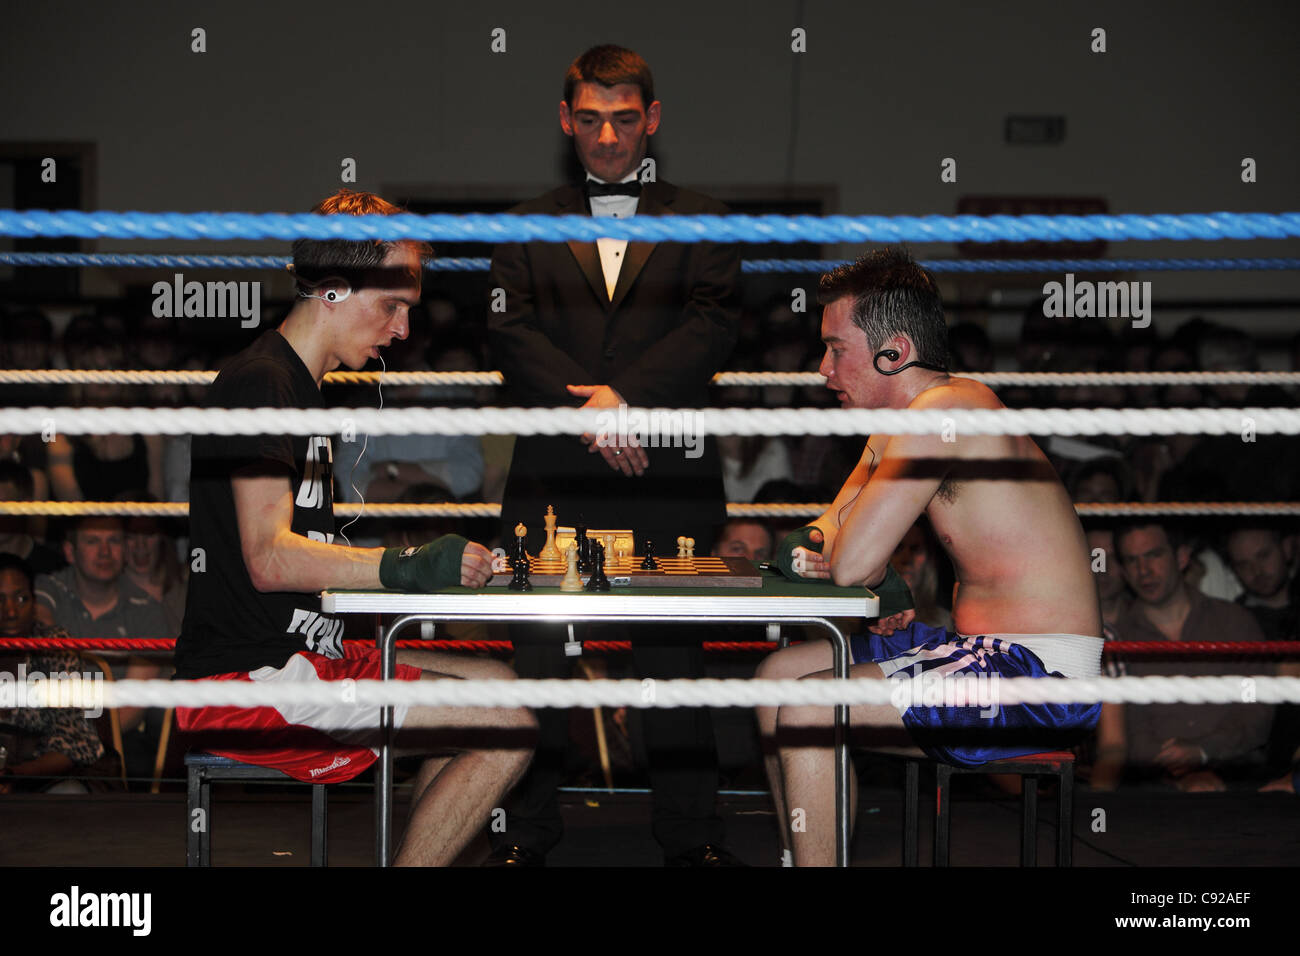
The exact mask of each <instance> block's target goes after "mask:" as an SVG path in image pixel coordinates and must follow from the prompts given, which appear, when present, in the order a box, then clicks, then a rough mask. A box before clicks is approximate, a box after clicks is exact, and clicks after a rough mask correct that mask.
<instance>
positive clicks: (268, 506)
mask: <svg viewBox="0 0 1300 956" xmlns="http://www.w3.org/2000/svg"><path fill="white" fill-rule="evenodd" d="M230 484H231V488H232V489H233V491H234V497H235V514H236V515H237V516H238V520H239V543H240V549H241V550H242V552H243V555H244V567H245V568H247V569H248V576H249V578H250V579H251V580H252V582H253V587H255V588H257V590H259V591H306V592H311V591H321V590H324V589H326V588H340V589H355V590H366V589H370V590H373V589H376V588H378V587H379V586H380V585H379V559H380V557H381V556H382V555H383V553H384V550H383V548H347V547H341V546H339V545H336V544H327V543H326V542H324V541H312V540H311V539H310V538H307V537H305V536H303V535H300V534H295V533H294V532H293V528H292V522H293V488H292V486H291V485H290V483H289V478H288V476H287V475H285V474H283V473H278V474H267V473H266V472H265V471H256V472H242V473H238V472H237V473H236V474H235V476H234V477H233V478H232V479H231V481H230Z"/></svg>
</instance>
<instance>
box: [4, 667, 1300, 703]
mask: <svg viewBox="0 0 1300 956" xmlns="http://www.w3.org/2000/svg"><path fill="white" fill-rule="evenodd" d="M78 687H80V690H78ZM12 689H13V688H11V690H12ZM23 690H24V694H25V697H26V706H60V707H76V708H85V707H94V706H96V705H98V706H103V707H106V708H109V707H266V706H271V705H276V706H284V705H317V706H337V705H339V704H355V705H356V706H358V707H363V706H368V707H379V706H396V705H407V706H412V707H416V706H421V707H588V708H590V707H756V706H765V707H775V706H791V705H818V706H830V705H834V704H848V705H851V706H866V705H872V704H890V703H892V704H895V706H897V705H898V702H899V701H900V700H903V701H906V702H907V703H908V704H912V703H916V704H919V705H921V706H931V705H933V704H946V703H947V702H948V701H958V700H960V701H965V702H970V703H971V705H972V706H976V705H978V706H982V707H986V706H988V704H989V703H996V704H997V705H998V706H1009V705H1013V704H1018V703H1026V704H1043V703H1089V702H1094V701H1105V702H1108V703H1129V704H1176V703H1184V704H1253V703H1259V704H1281V703H1300V677H1269V676H1263V675H1258V676H1225V677H1098V678H1089V679H1075V680H1065V679H1046V678H1034V677H1016V678H998V677H996V676H993V677H985V678H977V677H973V676H967V677H960V676H959V677H938V676H937V675H932V674H922V675H920V676H917V677H907V678H901V679H900V678H891V679H890V680H872V679H869V678H868V679H862V678H859V679H853V680H737V679H731V680H715V679H703V680H663V681H660V680H652V679H646V680H639V681H638V680H617V681H614V680H596V681H583V680H507V681H501V680H464V681H462V680H439V681H399V680H393V681H376V680H361V681H353V680H343V681H304V682H285V683H277V684H261V683H258V682H256V681H164V680H122V681H107V682H103V681H90V680H80V679H70V680H39V681H31V682H29V684H28V685H24V686H23ZM936 695H937V696H936ZM74 697H75V698H76V699H73V698H74Z"/></svg>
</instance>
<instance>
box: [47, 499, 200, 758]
mask: <svg viewBox="0 0 1300 956" xmlns="http://www.w3.org/2000/svg"><path fill="white" fill-rule="evenodd" d="M124 545H125V526H124V523H123V521H122V519H121V518H112V517H102V516H87V517H81V518H77V519H76V520H75V521H74V522H73V523H72V526H71V528H70V530H69V532H68V537H67V541H66V542H64V545H63V554H64V557H65V558H66V559H67V560H68V567H66V568H64V569H63V570H61V571H56V572H54V573H53V574H42V575H40V576H39V577H37V578H36V587H35V591H36V600H37V603H38V608H37V618H38V620H43V621H44V622H45V623H47V624H52V625H54V626H56V627H60V628H62V629H63V630H65V631H67V632H68V634H70V635H71V636H72V637H74V638H78V639H82V640H85V639H93V640H102V639H104V638H124V637H130V638H149V637H161V638H168V637H175V636H176V633H177V632H175V631H171V630H169V629H168V622H167V615H166V612H165V611H164V610H163V606H162V604H161V603H159V602H158V601H156V600H154V598H152V597H151V596H150V595H149V594H148V593H147V592H145V591H143V590H141V589H140V588H139V587H138V586H136V585H135V584H133V583H132V582H131V580H130V579H129V578H128V577H127V576H126V574H125V573H124V572H125V555H124V550H123V549H124ZM113 671H114V673H113V676H114V677H115V678H121V677H127V678H130V679H133V680H135V679H139V680H147V679H151V678H156V677H165V676H167V674H168V673H170V667H163V666H162V665H160V664H157V663H154V662H151V661H148V660H146V659H144V658H142V657H139V656H134V655H132V656H129V657H128V658H127V662H126V664H125V665H121V664H119V665H117V666H115V667H114V668H113ZM161 717H162V714H161V712H160V711H156V710H150V711H146V710H145V709H143V708H139V707H124V708H122V709H121V710H120V711H119V713H118V719H119V721H120V722H121V725H122V740H123V749H124V750H125V753H124V754H123V757H124V759H125V761H126V768H127V773H128V775H129V776H131V777H147V776H149V775H150V774H152V772H153V762H154V756H155V752H156V749H157V741H158V736H159V733H160V730H161Z"/></svg>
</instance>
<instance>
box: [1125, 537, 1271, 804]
mask: <svg viewBox="0 0 1300 956" xmlns="http://www.w3.org/2000/svg"><path fill="white" fill-rule="evenodd" d="M1115 544H1116V548H1117V550H1118V552H1119V555H1120V560H1121V567H1122V568H1123V571H1124V577H1125V579H1126V580H1127V581H1128V584H1129V586H1130V587H1131V588H1132V589H1133V592H1134V601H1133V604H1132V605H1131V606H1130V607H1129V608H1128V609H1127V610H1126V611H1125V612H1124V613H1122V614H1121V615H1120V617H1119V620H1118V622H1117V626H1116V632H1117V634H1118V636H1119V638H1120V639H1121V640H1124V641H1170V642H1186V641H1261V640H1263V639H1264V635H1263V633H1262V632H1261V631H1260V629H1259V625H1258V624H1256V623H1255V619H1254V618H1253V617H1251V615H1250V613H1249V612H1248V611H1246V610H1245V609H1244V608H1241V607H1238V606H1237V605H1235V604H1231V603H1229V602H1227V601H1221V600H1218V599H1216V598H1211V597H1206V596H1205V595H1204V594H1201V593H1200V592H1199V591H1197V590H1195V589H1194V588H1190V587H1188V586H1187V584H1186V583H1185V582H1184V580H1183V570H1184V569H1185V568H1186V567H1187V564H1188V562H1189V561H1190V560H1191V553H1190V550H1189V548H1188V547H1187V545H1186V543H1185V541H1184V539H1183V537H1182V535H1181V534H1179V532H1178V531H1177V530H1176V529H1175V528H1174V527H1173V526H1167V525H1162V524H1160V523H1155V522H1143V523H1135V524H1130V525H1125V526H1124V527H1122V528H1121V529H1120V530H1119V531H1118V532H1117V533H1116V537H1115ZM1125 670H1126V672H1127V673H1129V674H1133V675H1149V674H1160V675H1175V674H1186V675H1194V676H1195V675H1222V674H1231V673H1235V672H1236V665H1235V664H1233V663H1230V662H1226V661H1225V660H1224V659H1223V658H1215V659H1211V660H1206V659H1196V658H1192V659H1184V658H1178V659H1175V660H1172V661H1168V660H1147V659H1142V658H1134V659H1132V660H1130V661H1128V662H1127V664H1126V666H1125ZM1272 717H1273V715H1272V708H1271V707H1267V706H1265V705H1261V704H1146V705H1143V706H1140V707H1128V708H1125V710H1124V714H1123V721H1124V748H1125V763H1126V765H1127V766H1128V767H1131V768H1133V769H1134V770H1136V771H1138V772H1139V773H1141V772H1147V771H1150V772H1154V773H1156V774H1157V775H1158V776H1159V777H1160V778H1161V779H1163V780H1164V781H1166V782H1169V783H1172V784H1174V785H1175V786H1177V787H1178V788H1179V789H1180V790H1184V791H1206V790H1222V789H1225V787H1226V784H1227V782H1229V781H1232V780H1234V779H1236V778H1239V777H1242V776H1245V775H1248V774H1249V773H1251V772H1253V771H1255V770H1257V769H1258V768H1259V767H1260V766H1261V765H1262V760H1263V748H1264V744H1265V741H1266V740H1267V737H1268V728H1269V724H1270V722H1271V720H1272Z"/></svg>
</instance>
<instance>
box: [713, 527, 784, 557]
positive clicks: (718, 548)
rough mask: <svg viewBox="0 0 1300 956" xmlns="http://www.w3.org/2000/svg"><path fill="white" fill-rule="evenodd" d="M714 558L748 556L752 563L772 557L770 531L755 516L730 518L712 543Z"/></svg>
mask: <svg viewBox="0 0 1300 956" xmlns="http://www.w3.org/2000/svg"><path fill="white" fill-rule="evenodd" d="M713 556H714V557H716V558H748V559H749V560H750V561H752V562H754V564H760V563H762V562H764V561H770V560H771V558H772V532H771V531H769V530H768V529H767V525H765V524H763V522H761V521H759V520H758V519H757V518H732V519H731V520H730V521H728V522H727V523H726V524H724V525H723V526H722V530H721V531H720V532H719V533H718V537H717V538H716V539H715V541H714V543H713Z"/></svg>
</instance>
